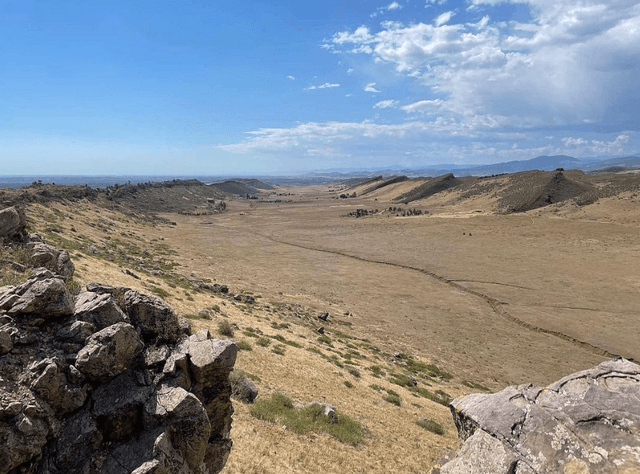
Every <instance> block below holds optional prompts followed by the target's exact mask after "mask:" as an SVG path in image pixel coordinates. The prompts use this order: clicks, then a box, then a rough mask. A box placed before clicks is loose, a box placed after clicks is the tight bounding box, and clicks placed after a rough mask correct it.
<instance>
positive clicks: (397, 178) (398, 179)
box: [360, 176, 409, 196]
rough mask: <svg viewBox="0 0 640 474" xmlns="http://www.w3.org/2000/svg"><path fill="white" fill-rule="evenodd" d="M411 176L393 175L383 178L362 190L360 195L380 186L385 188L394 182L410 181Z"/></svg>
mask: <svg viewBox="0 0 640 474" xmlns="http://www.w3.org/2000/svg"><path fill="white" fill-rule="evenodd" d="M408 180H409V178H407V177H406V176H392V177H391V178H389V179H385V180H382V181H380V182H377V183H376V184H373V185H371V186H369V187H368V188H366V189H365V190H364V191H362V192H361V193H360V195H361V196H362V195H365V194H369V193H372V192H374V191H376V190H378V189H380V188H384V187H385V186H390V185H392V184H396V183H402V182H404V181H408Z"/></svg>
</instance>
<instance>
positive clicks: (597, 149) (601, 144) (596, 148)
mask: <svg viewBox="0 0 640 474" xmlns="http://www.w3.org/2000/svg"><path fill="white" fill-rule="evenodd" d="M560 141H562V143H563V144H564V146H565V148H568V149H572V152H573V153H576V152H577V153H576V154H584V153H597V154H605V153H620V152H621V151H622V150H623V148H624V146H625V145H626V144H627V143H628V142H629V133H628V132H624V133H620V134H618V135H617V136H616V137H615V138H614V139H613V140H608V141H607V140H593V139H592V140H587V139H585V138H582V137H563V138H561V139H560Z"/></svg>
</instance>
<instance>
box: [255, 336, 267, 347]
mask: <svg viewBox="0 0 640 474" xmlns="http://www.w3.org/2000/svg"><path fill="white" fill-rule="evenodd" d="M256 344H258V345H259V346H262V347H267V346H268V345H269V344H271V339H269V338H268V337H261V338H259V339H258V340H257V341H256Z"/></svg>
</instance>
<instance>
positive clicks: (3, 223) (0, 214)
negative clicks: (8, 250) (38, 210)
mask: <svg viewBox="0 0 640 474" xmlns="http://www.w3.org/2000/svg"><path fill="white" fill-rule="evenodd" d="M25 235H27V218H26V216H25V215H24V213H23V212H22V210H21V209H20V208H17V207H8V208H6V209H3V210H1V211H0V244H2V243H5V242H9V241H11V240H17V239H21V238H22V237H24V236H25Z"/></svg>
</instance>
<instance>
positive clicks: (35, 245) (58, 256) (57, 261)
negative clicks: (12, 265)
mask: <svg viewBox="0 0 640 474" xmlns="http://www.w3.org/2000/svg"><path fill="white" fill-rule="evenodd" d="M27 247H28V248H30V249H31V252H32V255H31V263H32V265H33V266H34V267H44V268H46V269H47V270H50V271H52V272H54V273H57V274H58V275H60V276H61V277H62V278H63V279H65V280H68V279H69V278H71V277H72V276H73V273H74V271H75V266H74V265H73V262H72V261H71V257H70V256H69V252H67V251H66V250H59V249H57V248H55V247H53V246H52V245H49V244H45V243H44V242H37V241H35V242H29V243H28V244H27Z"/></svg>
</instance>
